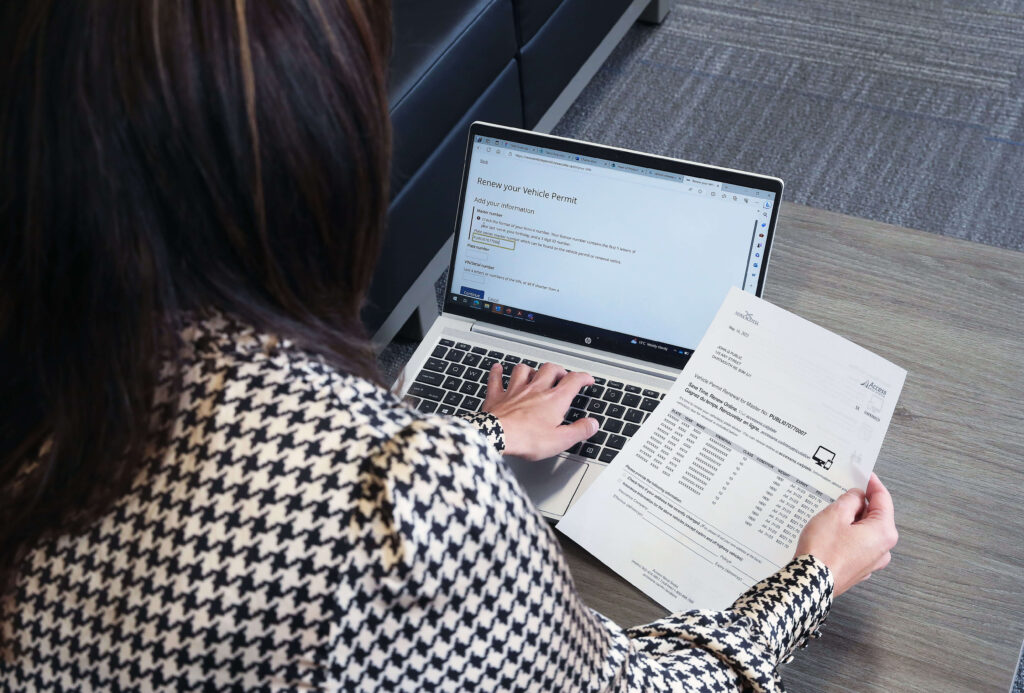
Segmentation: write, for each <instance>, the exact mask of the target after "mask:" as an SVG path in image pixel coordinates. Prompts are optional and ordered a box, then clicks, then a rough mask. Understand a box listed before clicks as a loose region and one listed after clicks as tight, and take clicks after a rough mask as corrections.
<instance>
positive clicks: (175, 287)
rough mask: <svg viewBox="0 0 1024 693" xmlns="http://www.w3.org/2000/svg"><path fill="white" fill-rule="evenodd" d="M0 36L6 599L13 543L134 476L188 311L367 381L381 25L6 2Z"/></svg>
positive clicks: (382, 206)
mask: <svg viewBox="0 0 1024 693" xmlns="http://www.w3.org/2000/svg"><path fill="white" fill-rule="evenodd" d="M0 17H2V22H0V94H3V97H2V100H3V101H2V104H0V162H2V164H0V175H2V177H3V178H2V191H0V220H2V228H3V241H2V247H0V382H2V383H3V397H2V399H0V589H2V590H3V591H4V593H6V595H7V598H8V599H10V597H11V587H12V584H13V580H14V579H15V577H16V575H17V569H18V563H19V562H20V560H21V559H22V557H23V556H24V555H25V553H26V552H27V551H28V550H29V549H30V548H31V547H32V545H33V544H34V543H36V542H38V541H39V540H40V539H41V538H42V537H43V536H52V535H53V534H55V533H60V532H66V531H75V530H77V529H81V528H83V527H84V526H86V525H87V524H88V523H90V522H91V521H93V520H95V519H96V518H97V517H99V516H100V515H101V514H102V513H104V512H105V511H106V510H107V509H109V507H110V506H111V504H112V503H113V501H114V500H115V499H116V498H117V497H118V496H119V495H120V494H123V493H124V492H125V490H126V489H127V486H128V485H129V484H130V482H131V480H132V479H133V477H134V476H136V475H137V473H138V472H139V468H140V465H141V460H142V450H143V447H144V446H145V445H146V444H147V441H149V440H151V437H152V436H153V435H154V431H152V430H151V429H150V426H149V420H150V417H151V411H150V409H151V407H152V402H153V394H154V393H153V389H154V380H155V378H156V374H157V369H158V366H159V364H160V363H161V361H162V360H163V359H166V358H167V356H168V355H169V354H173V353H175V352H176V340H177V339H178V334H179V330H180V328H181V320H182V316H183V315H184V314H186V312H187V311H191V312H195V311H204V310H208V309H210V308H216V309H218V310H220V311H223V312H225V313H228V314H232V315H234V316H237V317H238V318H240V319H241V320H244V321H247V322H248V323H250V324H253V325H255V326H256V327H257V328H259V329H262V330H266V331H270V332H274V333H277V334H281V335H284V336H287V337H289V338H291V339H293V340H294V341H296V342H297V343H298V344H299V345H301V346H303V347H304V348H307V349H309V350H312V351H314V352H317V353H319V354H321V355H322V356H323V357H324V358H326V359H327V360H328V361H329V362H331V363H332V364H333V365H335V366H337V367H338V368H341V369H343V370H345V371H347V372H351V373H356V374H359V375H363V376H367V377H375V372H376V371H375V366H374V359H373V354H372V352H371V350H370V349H369V346H368V342H367V340H366V337H365V333H364V331H363V329H362V327H361V324H360V321H359V309H360V307H361V303H362V301H363V299H364V296H365V292H366V288H367V286H368V284H369V281H370V277H371V273H372V270H373V266H374V264H375V261H376V258H377V253H378V246H379V242H380V236H381V231H382V227H383V224H384V215H385V210H386V206H387V177H388V172H387V167H388V157H389V147H390V138H389V126H388V117H387V94H386V87H385V83H386V73H387V59H388V54H389V51H390V45H389V43H390V8H389V3H387V2H382V1H381V0H276V1H275V0H254V1H251V2H246V0H233V1H230V0H211V1H210V2H206V1H205V0H194V1H187V0H162V1H157V0H151V1H143V0H131V1H127V2H115V1H110V0H72V1H66V0H7V2H4V3H3V9H0ZM40 450H42V451H43V452H42V454H40ZM32 460H35V461H34V462H31V463H30V461H32Z"/></svg>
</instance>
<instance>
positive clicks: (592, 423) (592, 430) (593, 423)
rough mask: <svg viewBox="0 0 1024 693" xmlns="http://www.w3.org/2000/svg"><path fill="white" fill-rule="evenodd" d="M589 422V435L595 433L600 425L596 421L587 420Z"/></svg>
mask: <svg viewBox="0 0 1024 693" xmlns="http://www.w3.org/2000/svg"><path fill="white" fill-rule="evenodd" d="M587 421H589V422H590V435H594V434H595V433H597V428H598V426H599V425H600V424H598V423H597V419H587Z"/></svg>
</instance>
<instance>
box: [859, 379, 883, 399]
mask: <svg viewBox="0 0 1024 693" xmlns="http://www.w3.org/2000/svg"><path fill="white" fill-rule="evenodd" d="M860 386H861V387H866V388H867V389H868V390H870V391H871V392H874V393H875V394H876V395H881V396H882V397H885V395H886V393H887V391H886V389H885V388H884V387H882V386H880V385H878V384H877V383H876V382H875V381H874V380H865V381H864V382H862V383H861V384H860Z"/></svg>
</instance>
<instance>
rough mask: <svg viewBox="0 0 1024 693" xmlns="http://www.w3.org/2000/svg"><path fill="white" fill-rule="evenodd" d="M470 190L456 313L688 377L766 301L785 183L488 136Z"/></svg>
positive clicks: (451, 291) (517, 135) (454, 275)
mask: <svg viewBox="0 0 1024 693" xmlns="http://www.w3.org/2000/svg"><path fill="white" fill-rule="evenodd" d="M464 179H465V180H464V187H463V197H462V202H461V211H460V216H459V227H458V233H457V235H456V245H455V248H454V251H453V262H452V265H451V267H450V269H449V280H448V295H447V300H446V309H452V310H453V312H456V313H459V314H462V315H466V316H468V317H476V318H480V319H483V320H484V321H485V322H492V323H497V324H504V325H506V326H508V327H512V328H514V329H520V330H525V331H528V332H535V333H538V334H544V335H546V336H551V337H555V338H558V339H565V340H567V341H571V342H573V343H580V344H584V345H586V346H590V347H594V348H598V349H604V350H608V351H612V352H615V353H619V354H623V355H628V356H633V357H636V358H641V359H644V360H650V361H655V362H658V363H662V364H665V365H671V366H678V367H682V366H683V365H684V364H685V362H686V359H687V358H688V357H689V355H690V353H692V350H693V348H694V347H695V346H696V345H697V343H698V342H699V341H700V339H701V337H702V336H703V334H704V332H705V330H706V329H707V327H708V325H709V324H710V323H711V320H712V318H713V317H714V315H715V313H716V312H717V310H718V308H719V306H720V305H721V303H722V300H723V299H724V298H725V295H726V293H727V292H728V290H729V288H730V287H732V286H738V287H740V288H742V289H743V290H746V291H749V292H751V293H755V294H757V295H760V292H761V288H762V286H763V277H764V270H765V267H766V262H767V258H768V251H769V249H770V243H771V238H772V230H773V228H774V221H775V216H776V215H775V210H776V206H777V202H778V198H779V195H780V193H781V181H778V180H777V179H772V178H765V177H759V176H752V175H750V174H739V173H737V172H730V171H723V170H721V169H715V168H712V167H701V166H698V165H695V164H688V163H686V162H678V161H673V160H668V159H663V158H660V157H648V156H645V155H641V154H636V153H633V152H623V151H621V150H615V149H611V148H604V147H597V146H595V145H587V144H584V143H575V142H571V141H567V140H563V139H559V138H553V137H547V136H543V135H537V134H536V133H524V132H521V131H516V130H509V129H505V128H497V127H494V126H484V125H481V124H477V125H474V127H473V130H472V132H471V136H470V142H469V156H468V157H467V166H466V171H465V175H464ZM484 316H486V317H484Z"/></svg>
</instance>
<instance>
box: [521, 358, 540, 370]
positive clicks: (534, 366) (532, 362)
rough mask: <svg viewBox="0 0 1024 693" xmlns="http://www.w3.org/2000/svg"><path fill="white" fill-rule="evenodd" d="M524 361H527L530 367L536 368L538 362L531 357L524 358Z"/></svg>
mask: <svg viewBox="0 0 1024 693" xmlns="http://www.w3.org/2000/svg"><path fill="white" fill-rule="evenodd" d="M523 363H525V364H526V365H527V366H529V367H530V368H536V367H537V362H536V361H533V360H531V359H523Z"/></svg>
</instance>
